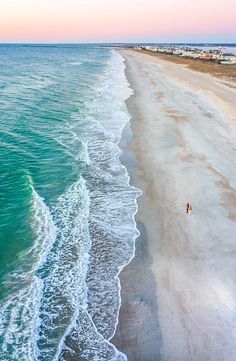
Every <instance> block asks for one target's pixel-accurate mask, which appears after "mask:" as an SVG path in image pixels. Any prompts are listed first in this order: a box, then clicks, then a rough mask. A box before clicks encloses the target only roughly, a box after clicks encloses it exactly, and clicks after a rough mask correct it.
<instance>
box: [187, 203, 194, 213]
mask: <svg viewBox="0 0 236 361" xmlns="http://www.w3.org/2000/svg"><path fill="white" fill-rule="evenodd" d="M192 210H193V207H192V206H191V204H190V205H189V207H188V213H189V214H192Z"/></svg>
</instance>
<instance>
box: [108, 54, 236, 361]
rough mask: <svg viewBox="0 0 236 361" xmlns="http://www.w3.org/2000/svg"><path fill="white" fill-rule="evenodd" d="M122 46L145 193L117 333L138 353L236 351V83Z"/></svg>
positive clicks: (198, 360) (221, 360)
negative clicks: (188, 205)
mask: <svg viewBox="0 0 236 361" xmlns="http://www.w3.org/2000/svg"><path fill="white" fill-rule="evenodd" d="M121 54H122V56H124V58H125V61H126V66H127V77H128V79H129V81H130V84H131V87H132V88H133V90H134V95H133V96H131V98H130V99H129V101H128V107H129V111H130V113H131V115H132V121H131V130H132V134H131V135H130V138H131V139H128V140H127V141H128V143H129V148H130V150H131V153H132V152H133V157H134V158H135V161H132V160H130V159H131V158H132V157H129V158H127V159H125V158H124V161H126V164H127V166H128V168H129V171H130V172H131V175H132V182H133V184H134V185H135V186H137V187H139V188H140V189H142V190H143V192H144V193H143V195H142V196H141V197H140V198H139V201H138V206H139V210H138V214H137V217H136V219H137V223H138V227H139V229H140V232H141V235H140V237H139V238H138V240H137V244H136V257H135V258H134V259H133V261H132V262H131V263H130V265H129V266H128V267H126V268H125V270H124V271H123V272H122V274H121V277H120V278H121V286H122V291H121V296H122V306H121V311H120V318H119V325H118V329H117V333H116V335H115V337H114V338H113V340H112V341H113V342H114V344H115V345H116V346H117V347H118V348H119V349H120V350H121V351H123V352H124V353H126V354H127V356H128V360H129V361H156V360H158V361H235V360H236V347H235V346H236V236H235V234H236V222H235V221H236V218H235V216H236V145H235V144H236V121H235V120H236V104H235V99H236V91H235V88H234V87H233V86H230V83H228V82H226V83H225V80H219V79H215V78H213V77H212V76H210V75H208V74H202V73H198V72H196V71H192V70H189V69H186V67H185V66H184V65H181V64H174V63H170V62H167V61H164V60H162V59H159V58H156V57H150V56H148V55H146V54H141V53H138V52H134V51H132V50H122V51H121ZM188 201H189V202H191V203H192V205H193V214H192V215H191V216H188V215H186V214H185V204H186V203H187V202H188Z"/></svg>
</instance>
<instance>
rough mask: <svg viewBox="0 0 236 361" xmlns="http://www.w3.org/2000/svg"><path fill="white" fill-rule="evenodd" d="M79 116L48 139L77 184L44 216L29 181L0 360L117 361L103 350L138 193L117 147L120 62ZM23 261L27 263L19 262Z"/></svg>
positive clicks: (124, 90) (119, 360)
mask: <svg viewBox="0 0 236 361" xmlns="http://www.w3.org/2000/svg"><path fill="white" fill-rule="evenodd" d="M96 93H97V96H96V97H94V99H93V101H90V102H89V103H88V104H87V109H89V111H88V112H86V117H82V118H81V117H80V118H78V119H76V118H75V119H74V122H72V123H70V124H68V134H69V137H68V136H66V135H65V136H63V137H62V138H56V141H57V143H60V145H61V146H62V147H63V149H64V151H65V152H66V153H67V154H68V155H71V156H72V157H73V159H74V160H77V161H78V162H79V163H80V164H83V167H82V169H84V170H85V169H86V171H84V178H85V179H83V178H82V177H80V178H79V179H78V181H77V182H76V183H74V184H72V185H71V186H70V187H69V188H68V189H66V190H65V192H64V193H63V194H62V195H61V196H60V197H59V198H58V200H57V201H56V202H55V204H54V205H52V206H50V210H49V208H48V207H47V206H46V204H45V201H44V200H43V199H42V198H41V197H40V196H39V195H38V194H37V192H36V191H35V189H34V187H33V184H32V182H31V181H30V186H31V188H32V198H33V203H32V227H33V231H34V233H35V243H34V244H33V245H32V247H31V248H30V249H29V250H28V252H27V254H23V255H21V257H22V267H24V268H21V269H19V270H17V271H16V272H15V273H14V275H11V277H10V279H9V285H10V286H11V288H12V290H13V291H14V293H13V296H12V297H11V298H9V299H8V300H6V302H5V303H4V304H3V306H2V308H1V311H0V321H1V327H0V336H2V337H3V339H4V343H3V344H4V345H3V349H2V350H1V351H0V356H1V360H3V361H8V360H10V357H13V359H14V358H15V359H16V360H20V361H36V360H41V361H44V360H45V361H49V360H54V361H57V360H58V361H59V360H60V361H62V360H67V359H68V358H70V360H72V359H73V358H74V359H78V358H79V359H80V360H89V361H125V360H127V358H126V356H125V355H124V354H122V353H121V352H119V351H118V350H117V349H116V348H115V347H114V346H113V345H112V344H111V343H110V341H109V340H110V339H111V338H112V336H113V335H114V332H115V329H116V326H117V322H118V312H119V308H120V303H121V299H120V282H119V278H118V275H119V273H120V271H121V270H122V269H123V267H124V266H125V265H126V264H127V263H129V262H130V260H131V259H132V257H133V256H134V245H135V238H136V237H137V236H138V231H137V229H136V225H135V220H134V215H135V213H136V211H137V203H136V198H137V197H138V195H139V194H140V191H138V190H137V189H135V188H133V187H131V186H130V185H129V176H128V174H127V170H126V168H125V167H124V166H123V165H122V164H121V163H120V160H119V157H120V155H121V153H122V152H121V149H120V148H119V146H118V143H119V141H120V139H121V135H122V131H123V129H124V127H125V125H126V124H127V122H128V121H129V114H128V112H127V109H126V105H125V100H126V99H127V98H128V97H129V95H130V94H131V90H130V89H129V85H128V82H127V80H126V78H125V74H124V62H123V59H122V57H121V56H120V55H119V54H118V53H116V52H112V57H111V59H110V61H109V63H108V64H107V71H106V72H105V73H104V74H103V75H102V77H101V81H100V87H99V89H96ZM27 260H28V261H27Z"/></svg>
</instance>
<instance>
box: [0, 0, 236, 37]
mask: <svg viewBox="0 0 236 361" xmlns="http://www.w3.org/2000/svg"><path fill="white" fill-rule="evenodd" d="M99 41H100V42H105V41H107V42H113V41H114V42H116V41H121V42H122V41H157V42H160V41H207V42H210V41H213V42H217V41H219V42H223V41H225V42H236V0H223V1H220V0H219V1H217V0H163V1H160V0H159V1H158V0H5V1H2V4H1V7H0V42H99Z"/></svg>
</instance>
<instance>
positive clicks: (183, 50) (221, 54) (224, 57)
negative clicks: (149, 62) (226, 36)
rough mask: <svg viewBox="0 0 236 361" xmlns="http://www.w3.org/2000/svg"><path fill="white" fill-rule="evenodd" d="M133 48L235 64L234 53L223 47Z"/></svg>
mask: <svg viewBox="0 0 236 361" xmlns="http://www.w3.org/2000/svg"><path fill="white" fill-rule="evenodd" d="M135 49H136V50H145V51H151V52H154V53H161V54H169V55H175V56H178V57H181V58H190V59H200V60H205V61H212V62H215V63H218V64H225V65H232V64H236V55H235V54H233V53H230V52H226V51H225V50H224V49H223V48H218V49H215V48H212V49H209V48H208V49H201V48H197V47H190V46H173V45H158V46H157V45H139V46H136V48H135Z"/></svg>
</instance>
